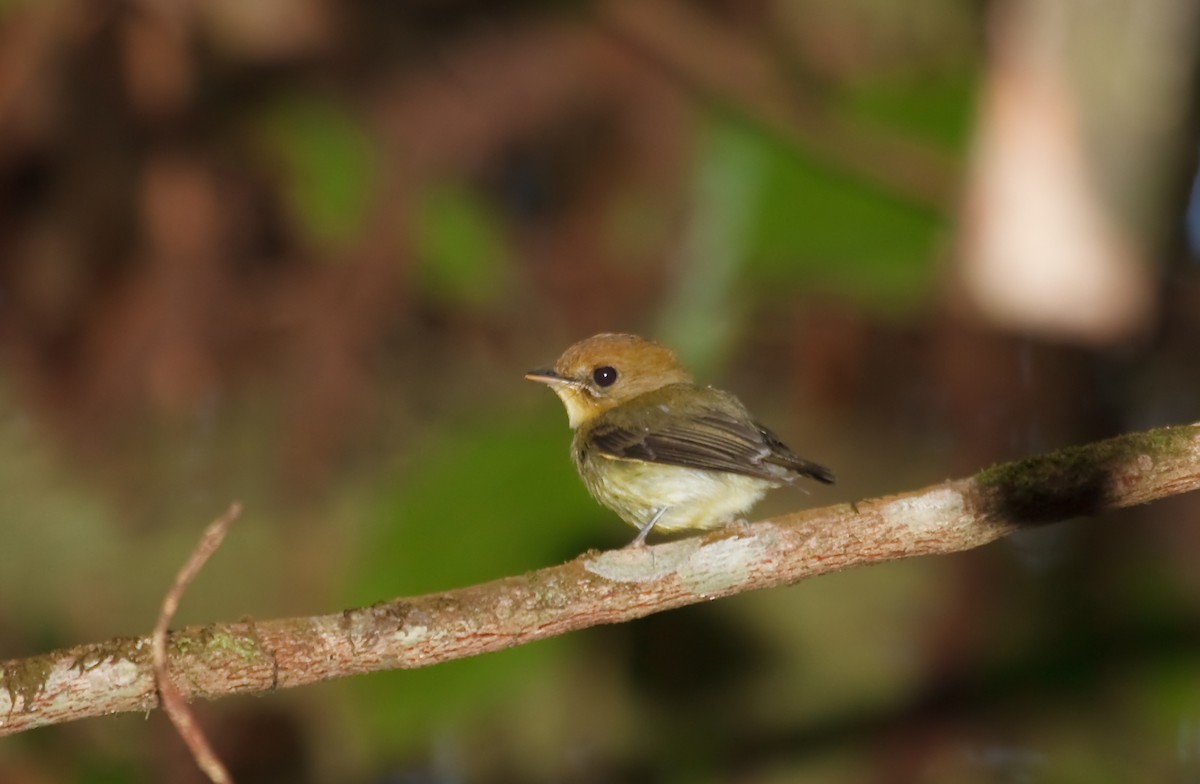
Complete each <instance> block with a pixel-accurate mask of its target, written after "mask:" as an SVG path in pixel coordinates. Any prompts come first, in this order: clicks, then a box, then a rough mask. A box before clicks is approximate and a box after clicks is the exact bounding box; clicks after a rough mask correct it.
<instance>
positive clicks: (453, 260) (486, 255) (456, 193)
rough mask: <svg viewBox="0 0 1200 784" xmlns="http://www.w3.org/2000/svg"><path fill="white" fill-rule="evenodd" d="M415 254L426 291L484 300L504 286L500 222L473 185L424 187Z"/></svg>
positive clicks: (453, 299) (451, 298)
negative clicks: (468, 186) (464, 186)
mask: <svg viewBox="0 0 1200 784" xmlns="http://www.w3.org/2000/svg"><path fill="white" fill-rule="evenodd" d="M416 246H417V254H418V256H419V258H420V263H421V282H422V284H423V285H424V286H425V287H426V289H427V290H428V293H429V294H430V295H431V296H433V297H434V298H436V299H439V300H442V301H444V302H447V303H449V304H469V305H483V304H486V303H488V302H491V301H494V300H496V299H497V298H499V296H500V295H501V294H502V293H503V292H504V291H505V290H506V285H505V284H506V283H507V273H508V270H509V264H508V257H507V253H506V250H505V241H504V236H503V235H502V233H501V231H500V227H499V224H498V223H497V221H496V219H495V218H494V217H493V215H492V214H491V212H490V211H489V209H488V207H487V205H486V204H485V203H484V202H483V200H482V199H481V198H480V197H479V196H477V195H476V194H474V193H473V192H472V191H470V190H468V189H466V188H461V187H457V186H453V185H442V186H439V187H434V188H431V189H430V190H428V191H426V193H425V195H424V198H423V199H422V201H421V205H420V209H419V210H418V212H417V228H416Z"/></svg>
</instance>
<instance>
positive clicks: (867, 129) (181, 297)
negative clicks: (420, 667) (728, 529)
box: [0, 0, 1200, 784]
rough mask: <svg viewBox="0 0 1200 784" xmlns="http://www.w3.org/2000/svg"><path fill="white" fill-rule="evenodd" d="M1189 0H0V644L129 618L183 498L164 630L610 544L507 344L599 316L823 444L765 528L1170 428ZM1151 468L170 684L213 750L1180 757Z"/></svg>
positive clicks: (1082, 770)
mask: <svg viewBox="0 0 1200 784" xmlns="http://www.w3.org/2000/svg"><path fill="white" fill-rule="evenodd" d="M1198 16H1200V9H1198V8H1197V7H1196V6H1195V4H1194V3H1191V2H1188V0H1152V1H1151V2H1145V1H1143V0H1098V1H1096V0H1093V1H1092V2H1084V1H1083V0H1056V1H1055V2H1050V3H1047V2H1038V0H1014V2H1009V3H997V4H991V3H979V2H965V1H964V0H931V2H927V3H919V4H894V3H889V2H881V1H880V0H848V1H847V0H840V1H839V0H815V1H814V2H807V3H789V2H770V1H769V0H756V1H755V2H749V3H734V2H723V1H722V0H709V1H708V2H695V3H685V2H656V3H634V2H627V1H626V2H621V1H619V0H611V1H609V2H599V3H590V4H572V3H520V2H499V3H476V2H468V1H461V2H455V1H454V0H451V1H450V2H436V3H435V2H421V1H417V2H408V3H379V2H367V1H365V0H358V1H357V2H350V1H347V0H342V1H340V2H334V0H289V1H287V2H284V1H282V0H256V2H238V0H141V2H116V1H115V0H0V510H2V512H0V556H2V558H0V658H6V657H18V656H22V655H27V654H32V653H36V652H39V651H43V650H47V649H49V648H53V647H56V646H63V645H69V644H73V643H78V642H84V641H89V640H100V639H106V638H108V637H111V636H114V635H120V634H139V633H145V632H147V631H148V630H149V629H150V627H151V626H152V624H153V620H154V617H155V614H156V612H157V606H158V603H159V601H160V600H161V596H162V593H163V591H164V590H165V588H166V586H167V585H168V583H169V581H170V579H171V577H172V575H173V574H174V572H175V570H176V569H177V568H178V566H179V564H180V563H181V562H182V559H183V558H184V557H185V555H186V553H187V552H188V551H189V549H190V548H191V546H192V544H193V542H194V540H195V538H196V537H197V536H198V534H199V532H200V530H201V529H202V528H203V526H204V525H205V524H206V523H207V522H208V521H209V520H210V519H211V518H212V517H213V516H215V515H216V514H218V513H219V512H220V511H222V510H223V509H224V508H225V507H226V506H227V505H228V503H229V501H230V500H232V499H240V500H242V501H243V502H245V504H246V506H247V512H246V514H245V515H244V517H243V519H242V520H241V521H240V522H238V523H237V525H236V527H235V528H234V530H233V532H232V534H231V535H230V537H229V539H228V541H227V542H226V544H225V546H224V548H223V549H222V550H221V551H220V552H219V553H218V555H217V556H216V557H215V559H214V560H213V562H212V563H211V564H210V565H209V566H208V567H207V569H206V571H205V572H204V573H203V574H202V575H201V577H200V578H199V580H198V581H197V582H196V583H195V584H194V585H193V587H192V589H191V590H190V592H189V594H188V595H187V596H186V597H185V600H184V604H183V609H182V611H181V613H180V616H179V617H178V619H177V623H179V624H184V623H191V622H200V621H208V620H233V619H236V618H240V617H245V616H253V617H264V618H265V617H275V616H283V615H297V614H310V613H318V612H320V613H323V612H330V611H334V610H336V609H337V608H340V607H346V606H353V605H357V604H364V603H369V602H373V601H377V600H380V599H384V598H388V597H392V596H396V595H403V594H412V593H420V592H426V591H432V590H441V589H446V588H452V587H455V586H460V585H465V584H470V583H475V582H480V581H483V580H488V579H491V578H495V577H498V576H502V575H506V574H513V573H519V572H521V571H525V570H529V569H534V568H537V567H540V566H544V565H547V564H552V563H556V562H559V561H562V560H565V559H568V558H570V557H573V556H574V555H576V554H578V553H579V552H581V551H582V550H584V549H586V548H589V547H597V548H599V547H612V546H620V545H622V544H624V543H625V542H626V541H627V540H628V538H629V537H630V535H631V531H630V530H628V529H626V528H625V527H624V525H623V524H622V523H621V522H620V521H619V520H618V519H617V518H616V517H615V516H613V515H612V514H610V513H608V512H606V511H605V510H603V509H601V508H599V507H597V506H596V505H595V504H593V503H592V502H591V501H590V499H588V497H587V495H586V493H585V491H584V490H583V488H582V486H581V484H580V483H579V481H578V479H577V478H576V477H575V475H574V472H573V469H572V467H571V465H570V461H569V459H568V456H567V444H568V441H569V437H570V436H569V431H568V429H567V427H566V422H565V417H564V416H563V414H562V411H561V407H560V405H559V404H558V402H557V401H555V400H554V399H553V397H552V396H550V395H549V394H547V392H546V391H545V390H544V389H541V388H538V387H535V386H533V385H530V384H528V383H526V382H524V381H523V380H522V378H521V376H522V373H523V371H524V370H526V369H527V368H530V367H534V366H539V365H543V364H545V363H546V362H548V361H550V360H552V359H553V358H554V357H555V356H556V355H557V354H558V353H559V352H560V351H561V350H562V348H564V347H565V346H566V345H568V344H569V343H571V342H573V341H575V340H577V339H579V338H581V337H585V336H587V335H590V334H592V333H594V332H599V331H615V330H621V331H636V332H639V333H642V334H644V335H647V336H649V337H654V338H657V339H660V340H662V341H664V342H666V343H668V344H670V345H672V346H674V347H676V348H677V349H678V350H679V351H680V353H681V354H682V355H683V357H684V358H685V360H686V361H687V362H688V364H689V365H691V366H692V367H693V369H694V370H695V371H696V372H697V375H698V376H699V377H700V378H702V379H704V380H706V381H711V382H713V383H716V384H718V385H720V386H723V387H725V388H728V389H732V390H734V391H736V392H737V393H738V394H739V395H740V396H741V397H742V398H743V400H744V401H746V402H747V404H748V405H749V406H750V407H751V408H752V409H753V410H754V411H755V412H756V413H757V414H759V415H760V416H761V418H762V419H763V420H764V421H766V422H767V423H769V424H770V426H771V427H772V428H773V429H774V430H776V431H777V432H779V433H780V435H781V436H783V437H784V440H785V441H787V442H788V443H789V444H791V445H792V446H793V447H794V448H795V449H796V450H797V451H798V452H800V453H801V454H803V455H805V456H806V457H810V458H812V459H814V460H818V461H820V462H822V463H825V464H828V465H830V466H832V467H833V468H834V469H835V470H836V471H837V473H838V477H839V484H838V485H836V486H834V487H832V488H829V489H824V488H821V489H817V490H814V491H813V493H812V495H811V496H802V495H799V494H789V493H788V492H786V491H780V492H778V493H776V494H774V495H773V496H771V498H770V500H769V501H768V502H767V503H764V504H763V505H762V506H761V507H760V508H759V509H758V510H756V514H761V515H764V516H765V515H768V514H771V513H773V512H781V511H786V510H789V509H792V508H795V507H797V506H800V505H809V504H813V505H815V504H825V503H834V502H839V501H845V500H853V499H857V498H862V497H869V496H872V495H877V494H883V493H888V492H895V491H899V490H904V489H911V488H915V487H919V486H922V485H925V484H930V483H933V482H937V481H940V480H942V479H944V478H946V477H949V476H955V475H962V474H966V473H969V472H972V471H974V470H977V469H979V468H981V467H984V466H986V465H988V464H990V463H992V462H994V461H997V460H1002V459H1007V458H1011V457H1015V456H1020V455H1025V454H1029V453H1033V452H1037V451H1041V450H1045V449H1049V448H1053V447H1056V446H1060V445H1064V444H1068V443H1078V442H1083V441H1086V440H1089V439H1094V438H1099V437H1103V436H1106V435H1111V434H1115V433H1118V432H1124V431H1128V430H1136V429H1140V428H1145V427H1150V426H1155V425H1160V424H1168V423H1173V422H1192V421H1196V420H1197V419H1200V415H1198V411H1200V363H1198V362H1197V361H1196V357H1197V356H1198V351H1200V248H1198V246H1200V205H1198V204H1197V203H1194V202H1189V199H1190V198H1196V197H1195V196H1194V195H1193V182H1194V181H1195V178H1196V170H1197V143H1198V136H1200V134H1198V133H1197V126H1198V123H1197V119H1198V117H1200V114H1198V111H1197V109H1198V106H1200V102H1198V101H1197V97H1198V95H1200V90H1197V79H1196V76H1197V69H1198V59H1197V56H1196V52H1197V44H1198V41H1197V31H1198V30H1200V19H1198V18H1197V17H1198ZM1189 216H1190V217H1189ZM1189 220H1190V223H1189ZM1189 241H1190V242H1191V243H1192V244H1189ZM1198 504H1200V502H1198V501H1197V499H1195V498H1191V497H1182V498H1178V499H1174V500H1171V501H1167V502H1163V503H1159V504H1156V505H1154V506H1152V507H1149V508H1146V509H1139V510H1131V511H1129V512H1125V513H1122V514H1120V515H1112V516H1111V517H1107V518H1105V519H1102V520H1088V521H1078V522H1069V523H1066V524H1064V525H1060V526H1055V527H1052V528H1047V529H1046V530H1044V531H1039V532H1036V534H1029V535H1026V536H1023V537H1021V538H1019V539H1018V540H1016V541H1009V542H1005V543H1002V544H998V545H994V546H991V547H989V548H985V549H984V550H982V551H980V552H973V553H967V554H963V555H960V556H955V557H951V558H943V559H937V560H928V559H927V560H916V561H908V562H902V563H896V564H890V565H886V566H881V567H877V568H874V569H870V570H857V571H852V572H848V573H844V574H839V575H833V576H829V577H824V578H821V579H818V580H813V581H811V582H808V583H804V584H801V585H799V586H796V587H794V588H790V589H786V590H777V591H771V592H767V593H764V594H755V595H748V596H742V597H735V598H733V599H730V600H726V601H722V602H718V603H715V604H712V605H706V606H700V607H694V608H689V609H685V610H680V611H676V612H672V613H668V614H664V615H660V616H656V617H653V618H649V619H646V620H644V621H641V622H637V623H632V624H627V625H624V626H621V627H611V628H600V629H593V630H589V631H586V632H583V633H579V634H574V635H570V636H568V637H565V638H561V639H555V640H550V641H546V642H542V643H538V644H536V645H532V646H527V647H525V648H521V649H517V650H513V651H508V652H505V653H501V654H496V655H491V656H486V657H482V658H479V659H477V660H470V661H463V662H456V663H452V664H448V665H444V666H441V667H437V668H434V669H431V670H428V671H417V672H399V673H387V674H382V675H376V676H371V677H366V678H357V679H352V680H349V681H342V682H337V683H331V684H326V685H322V686H319V687H315V688H309V689H303V690H298V691H295V692H290V693H281V694H277V695H270V696H267V697H264V698H261V699H238V700H227V701H223V702H218V703H215V704H211V705H201V706H198V713H199V716H200V719H201V721H202V722H203V724H204V725H205V727H206V728H207V729H208V731H209V733H210V735H211V737H212V738H213V741H214V743H215V745H216V748H217V750H218V752H219V753H220V754H221V756H222V757H223V758H224V759H225V761H226V762H227V763H228V764H229V766H230V767H231V769H232V770H233V772H234V775H235V776H236V777H237V779H238V780H239V781H242V782H325V781H330V782H332V781H337V782H380V783H382V782H405V783H413V784H415V783H416V782H437V783H439V784H440V783H442V782H445V783H447V784H449V783H452V782H557V781H569V782H747V783H749V782H753V783H755V784H757V783H759V782H764V783H765V782H791V781H801V780H802V781H828V782H847V781H862V782H909V781H913V782H1025V781H1031V782H1032V781H1092V782H1094V781H1133V780H1138V781H1151V780H1152V781H1167V782H1174V781H1178V782H1189V781H1196V780H1197V779H1198V778H1200V615H1198V613H1200V570H1198V569H1197V568H1196V553H1197V548H1198V547H1200V529H1197V526H1196V517H1197V513H1198V512H1200V506H1198ZM199 775H200V774H199V773H198V772H197V771H196V770H195V766H194V764H193V763H192V762H191V760H190V759H189V758H188V756H187V754H186V752H185V751H184V750H183V748H182V744H181V743H180V742H179V740H178V739H177V738H176V737H175V736H174V734H173V731H172V730H171V728H170V726H169V724H168V722H167V721H166V719H165V717H163V716H162V715H159V714H154V715H151V716H148V717H143V716H118V717H113V718H109V719H104V720H94V721H88V722H82V723H79V724H76V725H70V726H62V727H55V728H47V729H42V730H37V731H34V732H30V733H26V734H24V735H21V736H17V737H13V738H8V739H5V740H2V741H0V783H2V784H16V783H18V782H19V783H20V784H41V783H42V782H60V781H62V782H85V783H87V784H93V783H96V784H99V783H101V782H159V781H163V782H194V781H199V780H200V778H199Z"/></svg>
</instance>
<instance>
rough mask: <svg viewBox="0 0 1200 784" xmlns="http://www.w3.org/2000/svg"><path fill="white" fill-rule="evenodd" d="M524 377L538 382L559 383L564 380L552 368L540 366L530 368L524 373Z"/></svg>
mask: <svg viewBox="0 0 1200 784" xmlns="http://www.w3.org/2000/svg"><path fill="white" fill-rule="evenodd" d="M525 378H527V379H529V380H530V381H536V382H538V383H539V384H551V385H554V384H561V383H563V382H565V381H566V379H565V378H563V377H562V376H560V375H558V374H557V373H555V372H554V368H542V369H541V370H530V371H529V372H528V373H526V374H525Z"/></svg>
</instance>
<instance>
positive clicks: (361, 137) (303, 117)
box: [262, 95, 376, 247]
mask: <svg viewBox="0 0 1200 784" xmlns="http://www.w3.org/2000/svg"><path fill="white" fill-rule="evenodd" d="M262 134H263V136H264V142H265V144H266V145H267V147H268V149H269V150H270V152H271V153H272V154H274V155H275V156H277V157H278V159H279V161H280V162H281V165H282V166H283V168H284V172H285V175H286V177H287V184H286V185H287V196H288V199H289V202H290V204H291V208H292V210H293V211H294V212H295V213H296V215H297V216H298V217H299V218H300V222H301V228H302V230H303V231H305V232H306V233H307V234H308V235H309V237H310V239H311V240H312V241H314V242H315V243H317V244H318V245H322V246H333V247H341V246H345V245H347V244H349V243H350V242H351V241H352V240H353V238H354V237H356V236H357V235H358V233H359V231H360V230H361V228H362V225H363V219H364V216H365V214H366V211H367V207H368V204H369V202H370V196H371V190H372V187H373V184H374V177H373V171H374V169H375V165H376V162H375V151H374V150H373V149H372V146H371V143H370V140H369V139H368V137H367V135H366V133H365V132H364V131H363V129H362V128H361V127H360V126H359V125H358V123H357V122H356V121H355V119H354V118H353V117H351V116H350V115H348V114H347V113H346V112H345V111H343V110H342V109H341V108H340V107H338V106H337V105H335V104H334V103H332V102H331V101H328V100H323V99H320V98H315V97H308V96H300V95H293V96H290V97H288V98H285V99H282V100H279V101H277V102H275V103H274V104H272V105H270V107H269V108H268V109H267V110H266V114H265V116H264V117H263V118H262Z"/></svg>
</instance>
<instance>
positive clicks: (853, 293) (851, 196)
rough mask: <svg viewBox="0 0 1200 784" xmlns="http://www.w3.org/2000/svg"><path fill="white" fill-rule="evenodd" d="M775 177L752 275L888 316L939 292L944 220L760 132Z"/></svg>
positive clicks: (764, 200)
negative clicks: (817, 291)
mask: <svg viewBox="0 0 1200 784" xmlns="http://www.w3.org/2000/svg"><path fill="white" fill-rule="evenodd" d="M759 140H760V144H762V146H763V149H764V151H765V153H766V156H767V161H766V164H765V168H766V170H767V172H768V175H767V177H766V182H765V183H764V184H763V192H762V194H761V195H760V199H759V212H758V225H757V227H756V232H755V235H756V236H755V241H754V243H753V246H752V248H751V251H750V259H749V262H750V263H749V265H748V276H749V279H750V280H751V282H752V283H754V284H756V285H758V286H760V287H776V286H780V285H782V286H784V287H786V288H788V289H794V288H795V287H797V286H802V287H804V288H808V289H823V290H825V291H826V292H829V293H833V294H835V295H837V296H839V297H843V298H845V299H848V300H851V301H855V302H859V303H862V304H863V305H866V306H868V307H872V308H875V309H878V310H882V311H885V312H888V311H904V310H908V309H911V308H913V307H916V306H918V305H920V304H921V303H922V302H923V301H925V299H926V298H927V296H928V295H929V294H930V293H931V292H932V289H933V285H934V282H935V272H936V265H937V261H938V257H937V247H938V242H939V240H940V238H941V236H942V232H943V231H944V228H945V227H944V226H943V224H942V222H941V221H940V220H938V219H936V218H934V217H932V216H930V215H929V214H928V213H926V212H924V211H923V210H921V209H919V208H918V207H915V206H911V205H907V204H905V203H903V202H902V201H900V200H899V199H897V198H892V197H889V196H888V195H886V194H884V193H883V192H882V191H880V190H875V189H872V188H870V187H868V186H867V185H866V184H864V183H862V182H861V181H860V180H859V179H858V178H857V177H855V176H852V175H850V174H846V173H843V172H841V171H839V170H837V169H835V168H833V167H831V166H830V165H828V164H825V163H820V162H817V161H815V160H813V159H811V158H808V157H806V156H804V155H803V154H802V153H801V152H798V151H797V150H796V149H795V148H794V147H792V146H790V145H787V144H785V143H783V142H780V141H776V140H775V139H773V138H771V137H769V136H767V135H766V134H759Z"/></svg>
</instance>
